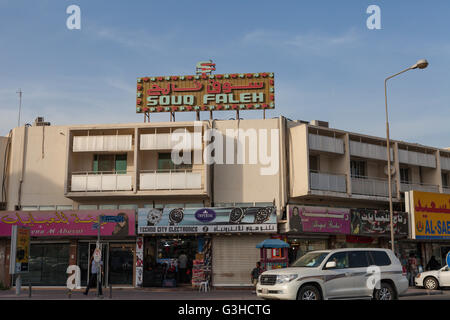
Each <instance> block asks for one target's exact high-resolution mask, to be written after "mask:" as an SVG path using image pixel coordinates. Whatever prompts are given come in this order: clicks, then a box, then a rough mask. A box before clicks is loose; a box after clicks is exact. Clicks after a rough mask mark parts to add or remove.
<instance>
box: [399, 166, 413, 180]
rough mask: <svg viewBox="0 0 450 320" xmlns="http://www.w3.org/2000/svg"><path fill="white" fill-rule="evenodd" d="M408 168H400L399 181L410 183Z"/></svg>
mask: <svg viewBox="0 0 450 320" xmlns="http://www.w3.org/2000/svg"><path fill="white" fill-rule="evenodd" d="M409 178H410V177H409V168H400V182H401V183H410V181H411V180H410V179H409Z"/></svg>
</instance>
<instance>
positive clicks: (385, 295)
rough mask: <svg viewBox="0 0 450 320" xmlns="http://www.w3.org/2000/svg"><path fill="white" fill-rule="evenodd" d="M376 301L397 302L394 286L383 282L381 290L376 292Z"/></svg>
mask: <svg viewBox="0 0 450 320" xmlns="http://www.w3.org/2000/svg"><path fill="white" fill-rule="evenodd" d="M375 300H395V291H394V289H393V288H392V286H391V285H390V284H389V283H386V282H382V283H381V288H380V289H377V290H376V291H375Z"/></svg>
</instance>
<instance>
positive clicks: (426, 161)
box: [398, 149, 436, 168]
mask: <svg viewBox="0 0 450 320" xmlns="http://www.w3.org/2000/svg"><path fill="white" fill-rule="evenodd" d="M398 161H399V162H400V163H406V164H411V165H415V166H422V167H428V168H436V157H435V155H434V154H426V153H422V152H415V151H408V150H402V149H399V150H398Z"/></svg>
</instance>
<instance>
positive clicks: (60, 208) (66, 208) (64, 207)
mask: <svg viewBox="0 0 450 320" xmlns="http://www.w3.org/2000/svg"><path fill="white" fill-rule="evenodd" d="M56 210H58V211H70V210H73V206H65V205H64V206H56Z"/></svg>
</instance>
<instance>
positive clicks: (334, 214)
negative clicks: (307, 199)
mask: <svg viewBox="0 0 450 320" xmlns="http://www.w3.org/2000/svg"><path fill="white" fill-rule="evenodd" d="M287 210H288V212H289V214H288V217H289V221H288V225H289V227H288V232H289V233H302V232H318V233H333V234H350V210H349V209H341V208H327V207H307V206H297V205H288V207H287Z"/></svg>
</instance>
